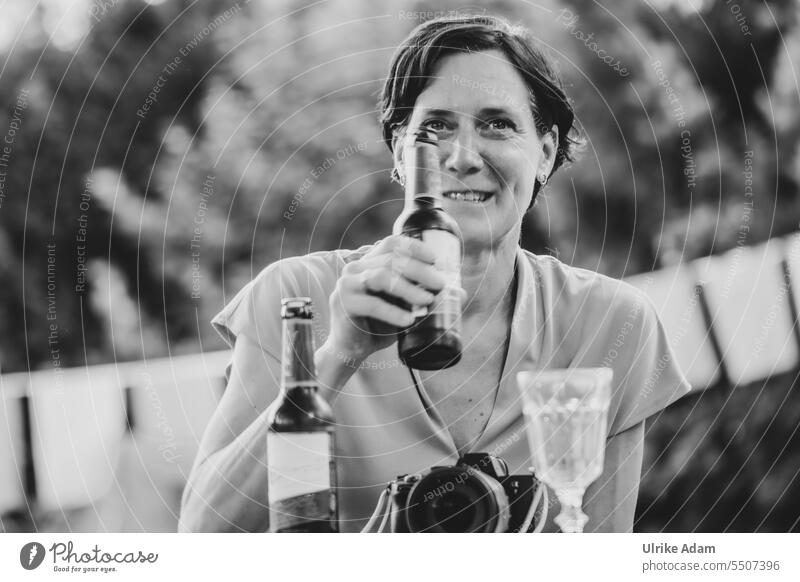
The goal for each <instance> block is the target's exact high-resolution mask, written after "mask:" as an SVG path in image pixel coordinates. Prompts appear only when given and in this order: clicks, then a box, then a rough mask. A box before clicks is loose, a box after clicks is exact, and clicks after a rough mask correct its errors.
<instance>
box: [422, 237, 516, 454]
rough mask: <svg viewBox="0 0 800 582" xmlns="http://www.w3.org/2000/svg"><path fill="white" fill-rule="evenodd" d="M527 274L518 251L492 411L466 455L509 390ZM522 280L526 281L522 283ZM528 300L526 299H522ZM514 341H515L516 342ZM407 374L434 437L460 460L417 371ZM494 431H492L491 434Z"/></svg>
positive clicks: (495, 419)
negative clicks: (508, 318)
mask: <svg viewBox="0 0 800 582" xmlns="http://www.w3.org/2000/svg"><path fill="white" fill-rule="evenodd" d="M527 275H528V272H527V269H526V268H525V257H524V255H523V252H522V249H521V248H518V249H517V256H516V258H515V261H514V283H513V285H514V286H515V288H514V293H513V296H512V303H513V307H512V310H511V311H512V313H511V320H510V323H509V329H508V339H507V342H506V350H505V351H506V353H505V356H504V358H503V365H502V368H501V372H500V376H499V379H498V381H497V384H496V385H495V389H494V398H493V400H492V408H491V410H490V411H489V417H488V418H487V420H486V422H485V423H484V425H483V428H482V429H481V431H480V433H478V435H477V436H476V437H475V439H473V440H472V444H471V445H470V446H469V447H468V448H467V449H466V451H465V452H476V451H477V452H479V451H481V447H480V446H479V445H481V444H482V443H483V441H484V440H486V439H487V438H488V436H487V435H489V433H490V430H489V429H490V427H492V428H494V426H495V425H496V423H497V422H498V420H499V419H498V414H497V412H498V410H497V403H498V401H499V399H500V394H501V392H503V391H504V390H507V389H508V386H507V384H508V382H509V381H511V380H513V379H509V378H508V377H507V375H508V373H509V363H511V367H516V364H515V363H513V362H512V360H511V358H512V352H513V353H514V354H515V355H516V353H517V352H518V348H519V347H520V343H521V341H520V338H519V337H516V336H518V333H517V326H516V325H515V322H516V321H517V318H518V317H519V316H520V315H521V311H522V310H521V308H520V305H521V303H522V302H523V297H522V295H523V291H524V290H526V286H529V285H527V279H528V277H527ZM523 280H525V281H524V282H523ZM525 300H527V297H526V298H525ZM515 340H516V341H515ZM409 372H410V373H411V377H412V381H413V382H414V384H415V388H416V390H417V394H418V397H419V399H420V402H421V403H422V406H423V408H424V413H425V414H426V415H427V418H428V421H429V423H430V424H432V425H433V427H434V429H435V432H436V433H437V435H438V436H439V437H440V438H441V439H442V440H443V441H445V444H446V445H447V446H448V449H449V452H450V454H451V455H452V456H454V457H455V458H459V457H460V455H461V453H460V452H459V450H458V447H457V446H456V442H455V439H454V438H453V434H452V433H451V432H450V429H449V428H448V427H447V425H446V423H445V421H444V419H443V418H442V415H441V414H440V413H439V411H438V410H437V408H436V406H434V405H433V402H432V401H431V398H430V396H429V395H428V392H427V390H425V386H424V383H423V382H422V378H421V377H420V375H419V373H418V372H417V371H416V370H413V369H411V368H409ZM492 432H493V431H492Z"/></svg>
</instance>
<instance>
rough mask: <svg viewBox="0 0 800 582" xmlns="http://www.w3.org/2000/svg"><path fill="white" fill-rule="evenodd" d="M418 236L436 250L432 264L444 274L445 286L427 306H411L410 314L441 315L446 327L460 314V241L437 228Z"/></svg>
mask: <svg viewBox="0 0 800 582" xmlns="http://www.w3.org/2000/svg"><path fill="white" fill-rule="evenodd" d="M420 238H421V239H422V240H423V241H425V242H430V243H431V244H432V245H433V246H434V247H436V250H437V252H438V254H437V256H436V259H435V261H434V266H436V268H437V269H439V271H440V272H441V273H442V274H443V275H444V276H445V281H446V282H445V286H444V288H443V289H442V290H441V291H440V292H439V293H438V294H437V295H436V297H435V298H434V300H433V303H431V304H430V305H429V306H427V307H425V306H416V305H415V306H413V307H412V311H411V313H412V315H413V316H414V317H415V318H417V317H424V316H426V315H428V314H429V313H430V314H432V315H442V316H443V317H444V318H445V321H444V322H443V323H444V326H445V327H446V328H449V327H451V326H452V325H455V324H457V322H458V321H459V317H460V316H461V297H460V295H459V292H458V290H459V289H460V288H461V241H460V240H459V239H458V237H457V236H456V235H454V234H453V233H452V232H448V231H446V230H439V229H431V230H425V231H423V232H422V233H421V236H420Z"/></svg>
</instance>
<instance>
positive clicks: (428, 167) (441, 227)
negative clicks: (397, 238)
mask: <svg viewBox="0 0 800 582" xmlns="http://www.w3.org/2000/svg"><path fill="white" fill-rule="evenodd" d="M404 147H405V152H404V154H403V158H404V161H405V164H406V168H407V176H406V191H405V208H404V209H403V212H402V213H401V214H400V216H399V217H398V218H397V220H396V221H395V223H394V232H395V234H404V235H406V236H410V237H414V238H417V239H420V240H423V241H429V242H431V243H433V245H434V246H435V247H436V249H437V251H438V252H439V255H438V257H437V259H436V262H435V264H436V266H437V267H438V268H439V270H440V271H441V272H442V273H444V274H445V276H446V278H447V283H446V285H445V287H444V289H442V291H441V292H439V293H438V294H437V296H436V298H435V299H434V301H433V303H432V304H431V305H429V306H427V307H422V306H410V307H411V311H412V313H413V314H414V316H415V318H414V323H412V324H411V326H409V327H408V328H407V329H404V330H402V331H401V332H400V334H399V337H398V344H397V345H398V350H399V352H400V359H401V360H402V361H403V362H404V363H405V364H406V365H407V366H408V367H410V368H416V369H419V370H440V369H443V368H449V367H450V366H453V365H455V364H456V363H458V361H459V360H460V359H461V297H460V295H459V294H458V289H459V288H460V287H461V231H460V230H459V228H458V223H456V221H455V220H454V219H453V217H452V216H450V215H449V214H447V212H445V211H444V209H443V208H442V185H441V175H440V173H439V153H438V150H439V144H438V139H437V136H436V133H434V132H433V131H430V130H428V129H420V130H418V131H417V132H415V133H414V134H410V135H409V136H408V138H407V139H406V141H405V145H404Z"/></svg>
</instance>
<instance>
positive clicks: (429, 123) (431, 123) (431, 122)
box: [422, 119, 447, 133]
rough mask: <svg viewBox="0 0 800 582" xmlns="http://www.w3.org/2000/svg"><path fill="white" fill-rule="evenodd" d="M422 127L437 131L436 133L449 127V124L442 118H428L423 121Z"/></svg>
mask: <svg viewBox="0 0 800 582" xmlns="http://www.w3.org/2000/svg"><path fill="white" fill-rule="evenodd" d="M422 127H425V128H427V129H430V130H432V131H435V132H436V133H439V132H441V131H445V130H446V129H447V124H446V123H445V122H444V121H442V120H441V119H428V120H426V121H424V122H422Z"/></svg>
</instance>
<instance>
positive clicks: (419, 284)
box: [326, 235, 445, 364]
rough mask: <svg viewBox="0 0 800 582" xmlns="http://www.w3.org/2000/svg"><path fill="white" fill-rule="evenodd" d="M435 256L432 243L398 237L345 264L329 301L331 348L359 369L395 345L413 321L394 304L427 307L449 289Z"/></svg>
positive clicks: (394, 236)
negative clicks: (369, 359)
mask: <svg viewBox="0 0 800 582" xmlns="http://www.w3.org/2000/svg"><path fill="white" fill-rule="evenodd" d="M435 256H436V255H435V252H434V249H433V248H432V247H431V245H430V243H425V242H423V241H420V240H417V239H414V238H411V237H408V236H403V235H393V236H390V237H388V238H386V239H384V240H383V241H381V242H380V243H379V244H378V245H376V246H375V248H373V249H372V250H371V251H370V252H368V253H367V254H366V255H364V256H363V257H362V258H361V259H359V260H357V261H353V262H352V263H348V264H347V265H345V267H344V269H343V270H342V276H341V277H340V278H339V281H338V282H337V284H336V289H334V291H333V293H332V294H331V297H330V312H331V333H330V336H329V337H328V341H327V342H326V347H327V349H328V350H330V351H333V352H334V353H336V354H337V357H339V358H342V359H345V360H348V361H350V362H354V363H358V364H360V363H361V362H362V361H363V360H364V359H365V358H367V357H368V356H369V355H370V354H372V353H374V352H376V351H378V350H382V349H384V348H386V347H388V346H390V345H392V344H393V343H394V342H395V341H396V340H397V333H398V332H399V331H400V330H401V329H403V328H406V327H408V326H409V325H411V324H412V323H413V322H414V316H413V315H412V314H411V311H409V310H407V309H405V308H404V307H403V306H399V305H395V304H393V303H391V302H390V301H392V300H400V301H399V302H398V303H400V302H405V304H408V305H415V306H427V305H430V304H431V303H432V302H433V299H434V297H435V293H438V292H439V291H440V290H441V289H442V288H443V287H444V284H445V279H444V276H443V275H442V274H441V273H440V272H439V271H438V269H437V268H436V267H434V265H433V262H434V259H435ZM387 299H388V301H387Z"/></svg>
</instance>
